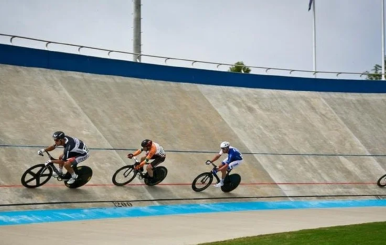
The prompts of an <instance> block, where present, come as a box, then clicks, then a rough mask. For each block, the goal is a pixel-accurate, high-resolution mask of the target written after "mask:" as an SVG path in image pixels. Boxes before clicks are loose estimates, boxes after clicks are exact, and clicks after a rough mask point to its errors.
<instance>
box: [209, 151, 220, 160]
mask: <svg viewBox="0 0 386 245" xmlns="http://www.w3.org/2000/svg"><path fill="white" fill-rule="evenodd" d="M222 154H223V152H222V150H220V152H219V153H217V155H216V156H214V157H213V159H212V161H211V162H214V161H216V160H217V159H219V158H220V157H221V155H222Z"/></svg>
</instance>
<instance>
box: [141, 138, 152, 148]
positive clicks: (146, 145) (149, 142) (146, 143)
mask: <svg viewBox="0 0 386 245" xmlns="http://www.w3.org/2000/svg"><path fill="white" fill-rule="evenodd" d="M152 143H153V141H151V140H149V139H145V140H143V141H142V143H141V146H142V147H150V146H151V144H152Z"/></svg>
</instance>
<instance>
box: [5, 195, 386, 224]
mask: <svg viewBox="0 0 386 245" xmlns="http://www.w3.org/2000/svg"><path fill="white" fill-rule="evenodd" d="M384 206H386V200H351V201H340V200H336V201H285V202H235V203H212V204H184V205H160V206H147V207H130V208H89V209H55V210H30V211H10V212H0V226H3V225H22V224H32V223H45V222H62V221H77V220H93V219H106V218H130V217H147V216H162V215H178V214H198V213H218V212H237V211H256V210H280V209H309V208H350V207H384Z"/></svg>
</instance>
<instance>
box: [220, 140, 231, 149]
mask: <svg viewBox="0 0 386 245" xmlns="http://www.w3.org/2000/svg"><path fill="white" fill-rule="evenodd" d="M229 146H230V144H229V142H228V141H224V142H221V145H220V148H227V147H229Z"/></svg>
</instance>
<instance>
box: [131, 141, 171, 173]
mask: <svg viewBox="0 0 386 245" xmlns="http://www.w3.org/2000/svg"><path fill="white" fill-rule="evenodd" d="M143 151H145V152H146V155H145V156H143V157H141V162H140V164H139V165H138V166H135V169H136V170H139V169H141V168H142V167H143V165H145V164H148V165H147V168H146V170H147V173H148V175H149V179H150V180H152V178H153V168H155V167H156V166H157V165H158V164H160V163H162V162H164V161H165V158H166V154H165V151H164V148H163V147H162V146H160V145H159V144H158V143H155V142H153V141H151V140H149V139H145V140H143V141H142V143H141V149H138V150H136V151H135V152H133V153H129V154H128V155H127V157H128V158H130V159H131V158H133V157H134V156H138V155H139V154H141V153H142V152H143ZM150 159H154V161H152V162H150V164H149V161H150Z"/></svg>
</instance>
